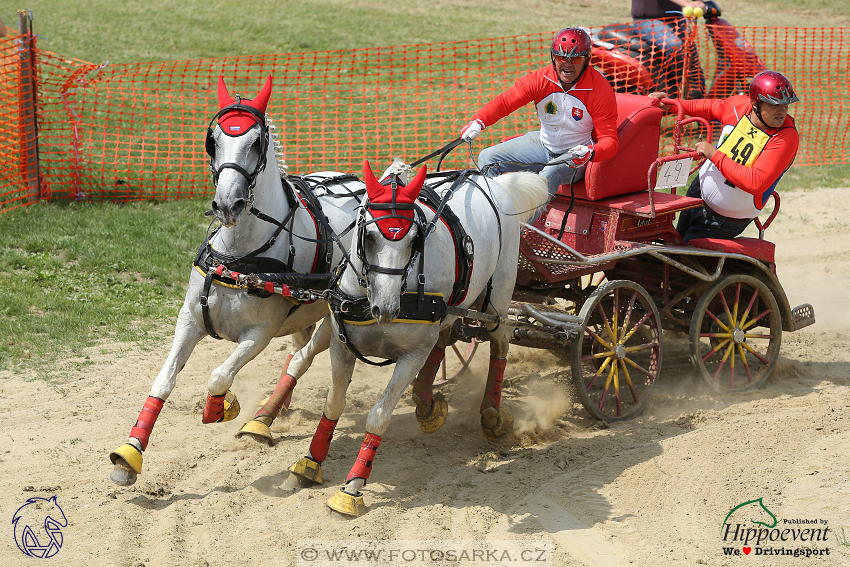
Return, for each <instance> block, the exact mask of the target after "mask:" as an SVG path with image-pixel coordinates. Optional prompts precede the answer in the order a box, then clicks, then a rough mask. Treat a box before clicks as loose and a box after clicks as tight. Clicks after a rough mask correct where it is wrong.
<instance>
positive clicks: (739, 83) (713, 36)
mask: <svg viewBox="0 0 850 567" xmlns="http://www.w3.org/2000/svg"><path fill="white" fill-rule="evenodd" d="M705 6H706V8H705V13H704V14H703V17H704V19H705V29H706V32H707V35H708V38H709V40H710V44H711V45H712V46H713V48H714V57H711V58H709V61H702V65H703V67H700V63H701V61H700V60H699V59H698V57H697V55H696V54H697V49H695V48H694V47H695V46H698V44H699V43H698V35H699V34H698V31H699V25H698V18H697V17H694V16H693V15H690V16H687V17H686V19H685V20H684V21H683V22H682V23H681V25H684V26H686V28H685V30H684V32H683V34H682V35H683V41H674V42H664V41H659V39H658V36H657V35H654V34H652V33H648V26H647V25H646V23H648V22H652V23H655V24H657V25H658V26H663V25H664V21H662V20H643V21H640V22H632V23H627V24H612V25H608V26H603V27H601V28H591V29H590V30H589V31H590V34H591V38H592V40H593V46H594V47H593V52H592V54H591V61H590V63H591V65H593V66H594V67H596V68H597V69H599V71H600V72H602V73H603V74H604V75H605V76H606V77H607V78H608V80H609V81H610V82H611V84H612V85H613V87H614V90H615V91H617V92H622V93H633V94H649V93H651V92H654V91H664V92H667V93H668V94H669V95H670V96H671V97H673V98H726V97H728V96H731V95H733V94H737V93H745V92H746V89H747V86H748V85H749V81H750V79H751V78H752V77H753V76H754V75H755V74H756V73H759V72H760V71H763V70H764V69H765V66H764V63H763V62H762V60H761V59H760V58H759V56H758V55H757V54H756V52H755V49H754V48H753V46H752V45H750V44H749V43H748V42H747V40H745V39H744V37H743V36H742V35H741V34H740V33H739V32H738V30H737V29H735V27H734V26H733V25H732V24H730V23H729V22H728V21H727V20H725V19H723V18H721V17H720V15H721V12H720V7H719V6H718V5H717V3H716V2H713V1H712V0H708V1H707V2H705ZM656 29H657V28H656ZM707 64H710V65H711V66H713V67H714V75H713V77H712V79H711V81H710V83H709V84H708V88H705V86H704V85H703V84H702V83H703V81H695V80H693V78H694V75H695V74H700V75H703V74H704V73H703V70H707V69H706V67H707ZM688 85H690V88H688Z"/></svg>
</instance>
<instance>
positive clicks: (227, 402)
mask: <svg viewBox="0 0 850 567" xmlns="http://www.w3.org/2000/svg"><path fill="white" fill-rule="evenodd" d="M240 409H241V408H240V407H239V400H237V399H236V394H234V393H233V392H231V391H230V390H228V391H227V393H226V394H225V395H224V417H222V418H221V421H222V423H223V422H225V421H233V420H234V419H236V418H237V417H239V410H240Z"/></svg>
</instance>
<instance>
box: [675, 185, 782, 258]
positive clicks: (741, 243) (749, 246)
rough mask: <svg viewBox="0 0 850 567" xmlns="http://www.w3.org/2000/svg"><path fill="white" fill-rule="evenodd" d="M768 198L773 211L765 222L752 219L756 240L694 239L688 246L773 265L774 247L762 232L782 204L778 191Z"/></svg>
mask: <svg viewBox="0 0 850 567" xmlns="http://www.w3.org/2000/svg"><path fill="white" fill-rule="evenodd" d="M770 196H771V198H772V199H773V211H772V212H771V213H770V215H769V216H768V217H767V220H765V221H764V222H762V221H761V220H760V219H759V218H758V217H756V218H754V219H753V223H755V225H756V228H758V231H759V237H758V238H747V237H745V236H739V237H738V238H733V239H731V240H722V239H720V238H694V239H693V240H691V241H689V242H688V244H690V245H691V246H696V247H697V248H704V249H706V250H716V251H718V252H730V253H733V254H744V255H745V256H749V257H750V258H755V259H756V260H761V261H762V262H767V263H769V264H773V263H775V262H774V253H775V252H776V245H775V244H774V243H773V242H768V241H767V240H765V239H764V231H766V230H767V227H769V226H770V224H771V223H772V222H773V219H775V218H776V215H778V214H779V207H780V206H781V204H782V202H781V200H780V199H779V192H778V191H774V192H773V193H771V195H770Z"/></svg>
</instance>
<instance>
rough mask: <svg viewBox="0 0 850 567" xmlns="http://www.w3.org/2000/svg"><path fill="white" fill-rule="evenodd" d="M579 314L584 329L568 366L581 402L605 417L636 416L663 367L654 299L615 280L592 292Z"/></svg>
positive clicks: (572, 347) (576, 340)
mask: <svg viewBox="0 0 850 567" xmlns="http://www.w3.org/2000/svg"><path fill="white" fill-rule="evenodd" d="M579 316H580V317H581V318H582V319H583V320H584V329H583V330H582V332H581V333H580V334H579V336H578V337H576V338H575V339H574V340H573V342H572V345H571V351H572V352H571V355H572V365H571V368H572V378H573V383H574V384H575V386H576V390H577V392H578V396H579V399H580V400H581V403H582V405H584V407H585V409H587V411H588V412H589V413H590V415H592V416H593V417H595V418H597V419H601V420H604V421H620V420H624V419H629V418H632V417H634V416H636V415H637V414H639V413H640V412H641V411H642V410H643V408H644V407H645V406H646V402H647V400H648V399H649V395H650V393H651V392H652V388H653V387H654V386H655V382H656V381H657V380H658V376H659V372H660V370H661V355H662V348H661V326H660V323H659V316H658V309H656V307H655V302H654V301H653V300H652V298H651V297H650V296H649V294H648V293H647V292H646V290H645V289H644V288H643V287H642V286H640V285H638V284H636V283H634V282H630V281H627V280H614V281H610V282H605V283H603V284H601V285H600V286H599V287H598V288H597V289H596V290H595V291H594V292H593V293H592V294H591V295H590V297H589V298H588V299H587V301H586V302H585V303H584V305H583V306H582V308H581V312H580V313H579Z"/></svg>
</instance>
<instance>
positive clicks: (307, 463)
mask: <svg viewBox="0 0 850 567" xmlns="http://www.w3.org/2000/svg"><path fill="white" fill-rule="evenodd" d="M289 472H291V473H292V474H294V475H295V476H296V477H298V478H299V479H301V481H302V482H301V486H312V485H314V484H322V463H320V462H318V461H314V460H313V459H311V458H309V457H301V459H300V460H299V461H298V462H297V463H295V464H294V465H292V466H291V467H289Z"/></svg>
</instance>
